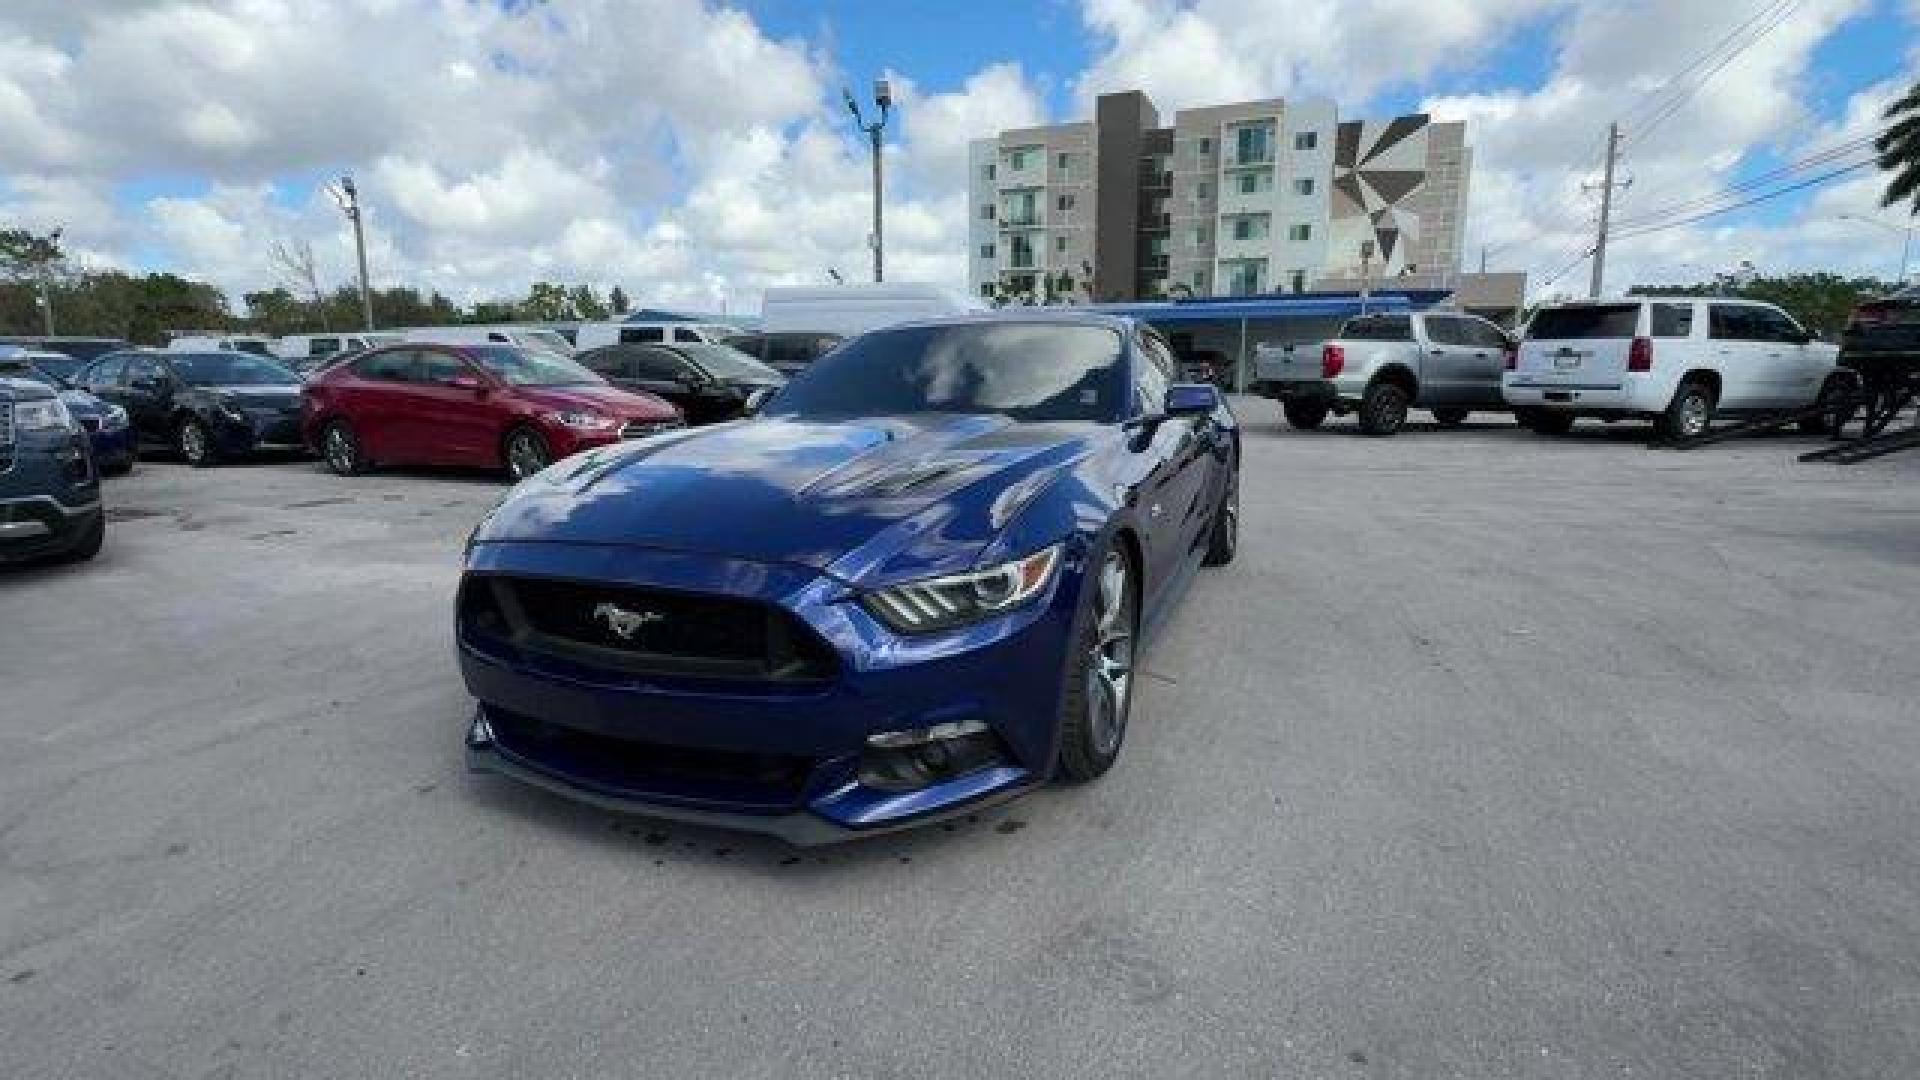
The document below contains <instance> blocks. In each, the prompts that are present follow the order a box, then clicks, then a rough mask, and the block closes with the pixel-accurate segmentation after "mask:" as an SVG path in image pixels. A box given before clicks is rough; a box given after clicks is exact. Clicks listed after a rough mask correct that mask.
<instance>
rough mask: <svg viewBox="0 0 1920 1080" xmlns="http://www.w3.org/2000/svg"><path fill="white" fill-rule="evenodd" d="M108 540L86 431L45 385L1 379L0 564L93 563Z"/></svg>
mask: <svg viewBox="0 0 1920 1080" xmlns="http://www.w3.org/2000/svg"><path fill="white" fill-rule="evenodd" d="M105 535H106V517H105V515H104V514H103V513H102V512H101V509H100V477H99V474H98V473H96V472H95V471H94V467H93V457H92V455H91V453H90V452H89V451H88V449H87V433H86V431H85V430H84V429H82V428H81V427H80V425H79V424H77V423H75V422H74V419H73V417H72V416H71V415H70V414H69V413H68V412H67V407H66V405H65V404H64V403H62V402H61V400H60V398H59V396H58V395H56V394H55V393H54V392H53V391H52V390H51V389H49V388H48V387H47V386H46V385H45V384H44V383H39V382H30V381H28V380H25V379H7V378H0V563H7V562H17V561H22V560H27V559H40V558H68V559H76V560H77V559H91V558H93V557H94V556H95V555H97V554H99V552H100V542H101V540H102V539H104V538H105Z"/></svg>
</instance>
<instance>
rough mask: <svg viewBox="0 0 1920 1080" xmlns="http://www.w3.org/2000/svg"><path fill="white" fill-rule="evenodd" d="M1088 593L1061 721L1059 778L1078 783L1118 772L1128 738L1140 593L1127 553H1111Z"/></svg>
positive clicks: (1087, 589) (1116, 548)
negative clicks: (1118, 760)
mask: <svg viewBox="0 0 1920 1080" xmlns="http://www.w3.org/2000/svg"><path fill="white" fill-rule="evenodd" d="M1083 592H1084V593H1085V594H1086V595H1085V599H1083V600H1082V601H1081V613H1080V626H1081V629H1080V636H1079V639H1078V640H1077V641H1076V642H1075V643H1074V647H1073V652H1072V655H1071V660H1070V662H1071V664H1072V669H1071V670H1070V671H1069V672H1068V677H1067V692H1066V695H1065V700H1064V701H1063V702H1062V703H1061V717H1060V722H1061V731H1060V768H1059V776H1060V778H1061V779H1062V780H1065V781H1067V782H1068V783H1074V784H1078V783H1084V782H1086V781H1088V780H1092V779H1095V778H1096V777H1098V776H1100V775H1101V774H1102V773H1104V772H1106V771H1107V770H1108V769H1110V768H1112V767H1113V762H1114V759H1115V758H1117V757H1119V756H1120V743H1121V742H1122V740H1124V739H1125V738H1126V734H1127V715H1128V713H1129V712H1130V711H1131V710H1132V707H1133V668H1134V632H1135V630H1136V624H1137V623H1138V621H1139V613H1140V590H1139V589H1138V588H1137V587H1136V583H1135V575H1134V572H1133V565H1132V563H1131V562H1130V561H1129V560H1128V558H1127V555H1126V552H1125V551H1124V550H1122V549H1121V548H1118V547H1115V548H1113V549H1112V550H1110V551H1108V552H1107V553H1106V555H1105V556H1104V557H1103V558H1102V559H1101V560H1100V564H1099V567H1098V569H1097V570H1096V571H1095V576H1094V579H1093V580H1092V581H1090V582H1088V583H1087V586H1086V587H1085V589H1084V590H1083Z"/></svg>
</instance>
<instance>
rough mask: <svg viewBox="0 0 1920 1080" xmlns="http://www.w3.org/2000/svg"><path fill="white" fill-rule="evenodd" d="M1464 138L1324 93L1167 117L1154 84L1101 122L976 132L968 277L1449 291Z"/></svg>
mask: <svg viewBox="0 0 1920 1080" xmlns="http://www.w3.org/2000/svg"><path fill="white" fill-rule="evenodd" d="M1465 135H1466V132H1465V126H1464V125H1461V124H1435V123H1432V122H1430V121H1429V120H1428V118H1427V117H1426V116H1424V115H1412V116H1400V117H1394V118H1392V119H1389V120H1384V121H1365V120H1349V121H1344V122H1343V121H1341V120H1340V118H1339V116H1338V114H1337V111H1336V110H1335V108H1334V105H1333V103H1332V102H1330V101H1326V100H1323V99H1322V100H1310V101H1305V102H1301V103H1289V102H1286V101H1282V100H1279V99H1273V100H1268V101H1247V102H1240V103H1237V104H1232V105H1218V106H1213V107H1210V108H1203V109H1185V110H1182V111H1180V112H1178V113H1176V114H1174V118H1173V124H1172V126H1170V127H1162V126H1161V125H1160V120H1159V114H1158V113H1157V112H1156V111H1155V110H1154V107H1153V103H1152V102H1151V101H1149V100H1148V99H1147V97H1146V95H1144V94H1142V93H1139V92H1138V91H1129V92H1127V93H1121V94H1107V95H1103V96H1102V97H1101V98H1100V99H1099V100H1098V102H1097V103H1096V105H1095V109H1094V119H1093V121H1092V122H1091V123H1086V122H1083V123H1075V124H1060V125H1055V126H1051V127H1038V128H1022V129H1019V130H1014V131H1004V132H1001V133H1000V135H999V136H998V137H996V138H992V139H980V140H976V141H975V142H974V143H973V145H972V148H971V153H970V157H969V169H970V178H969V184H968V188H969V191H970V193H971V200H970V201H971V204H972V205H971V212H972V215H973V223H972V224H973V227H972V229H971V230H970V237H969V240H970V243H971V244H972V248H973V250H972V252H971V254H970V257H969V260H968V270H969V274H968V276H969V281H970V283H971V285H972V287H973V289H974V290H975V291H976V292H977V293H979V294H980V295H982V296H988V297H991V296H994V295H1006V294H1019V293H1031V294H1033V295H1035V296H1041V297H1044V296H1049V295H1053V296H1060V295H1065V296H1066V298H1068V299H1072V300H1087V299H1094V300H1130V299H1151V298H1157V297H1165V296H1179V295H1191V296H1209V295H1229V296H1245V295H1256V294H1261V293H1276V292H1280V293H1285V292H1305V291H1308V290H1311V289H1315V288H1321V287H1346V288H1351V287H1353V286H1355V285H1358V284H1360V283H1362V281H1363V280H1364V281H1366V282H1370V283H1374V284H1379V285H1383V286H1384V285H1387V284H1393V285H1397V286H1400V287H1406V288H1450V287H1452V286H1453V284H1454V280H1455V278H1456V276H1457V274H1458V270H1459V263H1460V246H1461V230H1462V227H1463V225H1464V219H1465V208H1466V198H1467V178H1468V175H1469V172H1470V171H1471V162H1472V151H1471V150H1469V149H1468V148H1467V146H1466V140H1465Z"/></svg>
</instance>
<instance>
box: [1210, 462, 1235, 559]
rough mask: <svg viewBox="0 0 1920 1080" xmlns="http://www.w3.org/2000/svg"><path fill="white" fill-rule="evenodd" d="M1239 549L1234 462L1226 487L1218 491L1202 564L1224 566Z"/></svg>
mask: <svg viewBox="0 0 1920 1080" xmlns="http://www.w3.org/2000/svg"><path fill="white" fill-rule="evenodd" d="M1239 550H1240V468H1239V465H1238V463H1236V464H1235V466H1234V470H1233V472H1232V473H1230V474H1228V476H1227V489H1226V490H1225V491H1223V492H1221V493H1220V505H1219V506H1218V507H1216V508H1215V509H1214V511H1213V530H1212V532H1211V533H1210V534H1209V535H1208V537H1207V554H1206V556H1205V558H1204V559H1203V560H1202V562H1201V565H1203V566H1225V565H1227V564H1228V563H1230V562H1232V561H1233V556H1234V555H1235V553H1237V552H1238V551H1239Z"/></svg>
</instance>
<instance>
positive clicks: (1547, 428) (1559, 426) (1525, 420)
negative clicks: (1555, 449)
mask: <svg viewBox="0 0 1920 1080" xmlns="http://www.w3.org/2000/svg"><path fill="white" fill-rule="evenodd" d="M1514 416H1515V419H1517V420H1519V421H1520V425H1521V426H1522V427H1524V428H1526V429H1527V430H1528V431H1531V432H1533V433H1534V434H1535V435H1565V434H1566V433H1567V432H1569V431H1572V430H1573V417H1572V416H1569V415H1568V414H1566V413H1562V412H1549V411H1547V410H1545V409H1540V410H1530V411H1527V412H1523V413H1515V414H1514Z"/></svg>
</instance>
